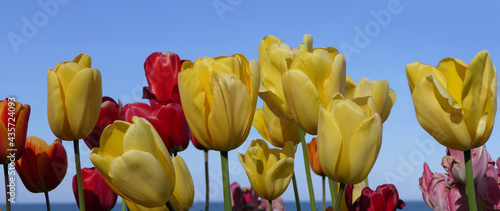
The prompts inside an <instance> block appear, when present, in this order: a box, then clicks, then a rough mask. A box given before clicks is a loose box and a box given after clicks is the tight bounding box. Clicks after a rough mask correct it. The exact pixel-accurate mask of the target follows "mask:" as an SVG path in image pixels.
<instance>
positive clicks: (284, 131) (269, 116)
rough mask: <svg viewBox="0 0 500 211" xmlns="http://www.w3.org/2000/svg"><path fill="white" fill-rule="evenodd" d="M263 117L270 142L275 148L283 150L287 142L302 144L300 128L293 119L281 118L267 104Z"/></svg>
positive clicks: (264, 107) (264, 106)
mask: <svg viewBox="0 0 500 211" xmlns="http://www.w3.org/2000/svg"><path fill="white" fill-rule="evenodd" d="M263 115H264V116H263V118H264V122H265V125H266V126H267V132H268V134H269V136H270V138H271V141H269V142H270V143H272V145H273V146H275V147H280V148H282V147H283V146H284V145H285V142H286V141H293V142H294V143H296V144H297V143H299V142H300V135H299V130H298V126H297V123H295V121H294V120H293V119H292V120H287V119H282V118H279V117H278V116H276V115H275V114H274V113H273V112H272V111H271V109H270V108H269V107H268V106H267V104H266V103H264V104H263Z"/></svg>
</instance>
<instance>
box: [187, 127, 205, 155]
mask: <svg viewBox="0 0 500 211" xmlns="http://www.w3.org/2000/svg"><path fill="white" fill-rule="evenodd" d="M189 137H191V143H193V146H194V147H196V149H199V150H203V151H205V150H207V148H205V147H204V146H203V145H201V144H200V142H198V140H196V137H194V135H193V133H192V132H191V131H190V132H189Z"/></svg>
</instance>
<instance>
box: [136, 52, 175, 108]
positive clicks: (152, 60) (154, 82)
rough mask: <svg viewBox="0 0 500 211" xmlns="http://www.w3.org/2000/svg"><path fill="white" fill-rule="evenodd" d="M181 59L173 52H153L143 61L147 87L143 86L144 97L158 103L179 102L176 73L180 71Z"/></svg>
mask: <svg viewBox="0 0 500 211" xmlns="http://www.w3.org/2000/svg"><path fill="white" fill-rule="evenodd" d="M181 65H182V61H181V60H180V59H179V56H178V55H177V54H175V53H170V52H155V53H152V54H151V55H149V56H148V58H147V59H146V61H145V62H144V70H145V71H146V79H147V80H148V84H149V87H144V93H145V95H144V97H145V98H147V99H155V100H157V101H158V102H159V103H160V104H163V105H165V104H168V103H171V102H174V103H178V104H181V99H180V96H179V88H178V86H177V75H178V73H179V72H180V71H181Z"/></svg>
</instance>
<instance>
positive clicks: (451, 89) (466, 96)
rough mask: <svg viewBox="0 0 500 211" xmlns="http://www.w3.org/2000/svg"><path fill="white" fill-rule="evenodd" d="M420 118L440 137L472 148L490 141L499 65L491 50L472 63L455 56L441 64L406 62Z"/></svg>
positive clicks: (458, 146) (446, 143) (457, 146)
mask: <svg viewBox="0 0 500 211" xmlns="http://www.w3.org/2000/svg"><path fill="white" fill-rule="evenodd" d="M406 75H407V77H408V84H409V85H410V90H411V92H412V97H413V104H414V105H415V113H416V116H417V120H418V122H419V123H420V125H421V126H422V128H424V130H426V131H427V132H428V133H429V134H430V135H431V136H432V137H434V139H436V141H438V142H439V143H440V144H442V145H444V146H446V147H448V148H451V149H455V150H461V151H465V150H469V149H472V148H476V147H479V146H482V145H483V144H484V143H486V141H488V139H489V137H490V135H491V131H492V129H493V123H494V121H495V114H496V110H497V78H496V69H495V67H494V66H493V63H492V61H491V57H490V55H489V54H488V52H487V51H481V52H479V53H478V54H477V55H476V56H475V57H474V59H473V60H472V62H471V63H470V65H468V66H467V64H465V62H463V61H462V60H459V59H454V58H445V59H443V60H441V61H440V62H439V64H438V66H437V67H433V66H431V65H424V64H422V63H419V62H414V63H411V64H409V65H407V66H406Z"/></svg>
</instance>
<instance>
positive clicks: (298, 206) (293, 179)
mask: <svg viewBox="0 0 500 211" xmlns="http://www.w3.org/2000/svg"><path fill="white" fill-rule="evenodd" d="M292 183H293V193H294V194H295V206H297V211H300V199H299V190H298V189H297V179H296V178H295V171H294V172H293V175H292Z"/></svg>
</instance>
